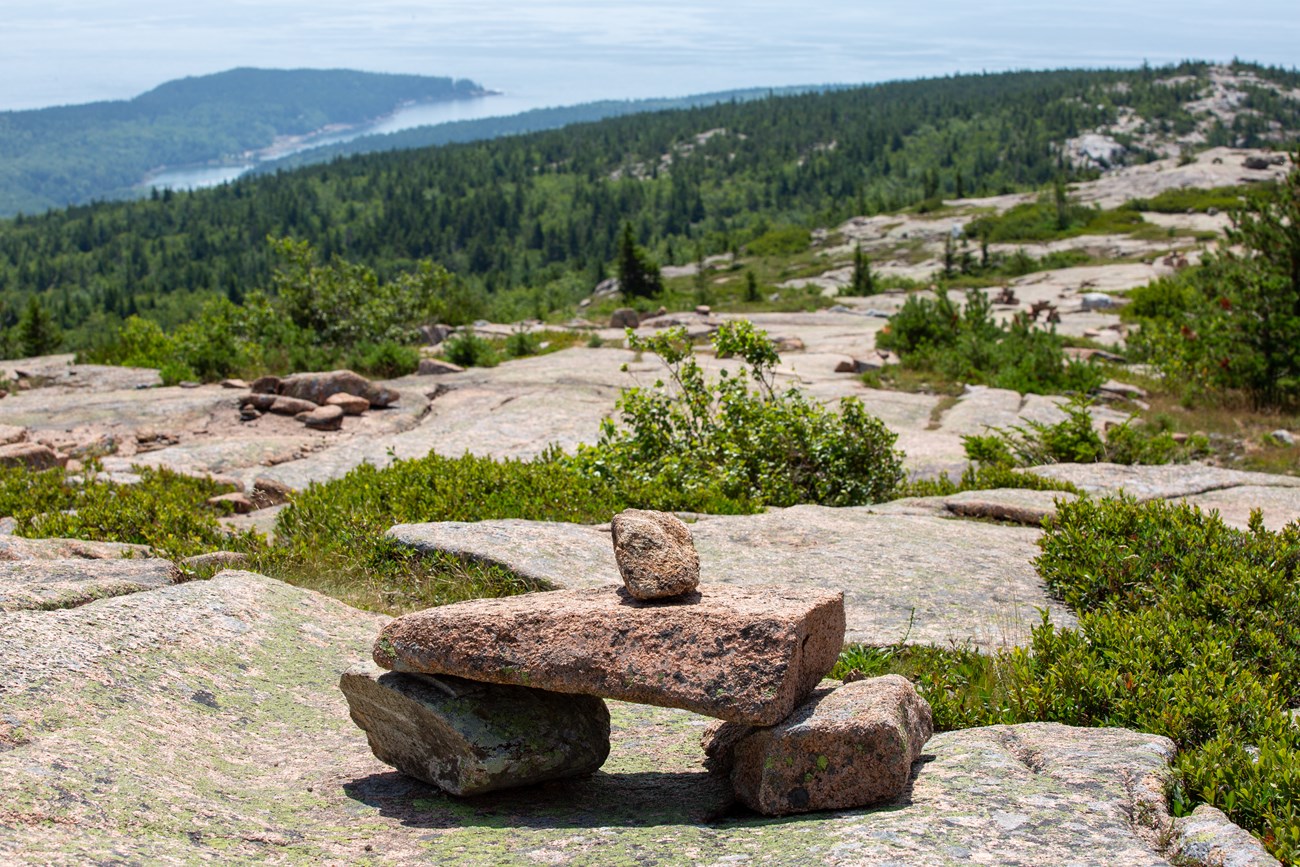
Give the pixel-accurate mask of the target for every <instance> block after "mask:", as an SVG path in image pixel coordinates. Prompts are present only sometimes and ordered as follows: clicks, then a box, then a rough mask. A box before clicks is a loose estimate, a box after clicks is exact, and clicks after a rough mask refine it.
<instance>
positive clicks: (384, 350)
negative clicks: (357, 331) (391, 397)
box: [343, 340, 420, 379]
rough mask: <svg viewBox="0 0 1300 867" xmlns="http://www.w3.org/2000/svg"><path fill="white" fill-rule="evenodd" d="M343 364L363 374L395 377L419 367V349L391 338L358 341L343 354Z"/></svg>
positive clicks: (387, 377) (384, 377)
mask: <svg viewBox="0 0 1300 867" xmlns="http://www.w3.org/2000/svg"><path fill="white" fill-rule="evenodd" d="M343 366H344V367H346V368H347V369H349V370H355V371H357V372H359V373H362V374H363V375H365V376H373V377H377V378H379V379H396V378H397V377H399V376H406V375H407V374H409V373H414V372H415V371H416V369H417V368H419V366H420V350H418V349H416V348H415V347H414V346H403V345H402V344H400V343H397V342H395V341H392V340H384V341H381V342H379V343H360V344H358V345H357V346H355V347H354V348H353V349H352V351H351V352H349V353H348V354H347V356H345V358H344V363H343Z"/></svg>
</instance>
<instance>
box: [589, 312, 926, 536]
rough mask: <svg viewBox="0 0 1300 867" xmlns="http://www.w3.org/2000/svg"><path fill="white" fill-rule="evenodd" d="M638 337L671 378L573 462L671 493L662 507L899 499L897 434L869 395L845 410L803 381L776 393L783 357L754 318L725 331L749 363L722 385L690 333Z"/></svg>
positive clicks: (727, 341) (721, 334) (627, 397)
mask: <svg viewBox="0 0 1300 867" xmlns="http://www.w3.org/2000/svg"><path fill="white" fill-rule="evenodd" d="M629 343H630V345H631V347H632V348H633V349H635V350H637V351H641V352H653V353H655V354H656V355H658V356H659V357H660V359H661V360H662V361H663V362H664V364H665V367H666V369H667V373H668V378H669V380H670V382H671V386H668V385H666V384H665V383H664V382H663V381H662V380H661V381H659V382H656V383H655V385H654V387H652V388H632V389H628V390H626V391H625V392H624V393H623V396H622V397H621V398H620V400H619V410H620V412H621V414H622V420H623V423H624V426H623V427H621V428H620V427H618V426H617V425H615V424H614V423H613V422H612V421H608V420H607V421H606V422H605V424H604V425H603V427H602V431H601V437H600V441H599V442H598V443H597V444H596V445H594V446H584V447H582V448H580V449H579V450H578V453H577V454H576V455H575V457H574V458H573V463H574V466H577V467H579V468H580V469H581V470H582V471H583V472H584V473H585V474H587V475H589V476H591V477H593V478H596V479H600V480H603V481H605V482H607V483H609V484H615V485H618V486H619V488H620V490H622V491H625V492H628V495H629V496H631V493H632V492H633V491H635V490H636V489H641V490H644V491H648V492H652V494H653V496H654V497H656V498H663V499H660V500H659V502H660V505H659V508H673V509H692V510H699V511H719V510H722V511H741V510H748V509H752V508H758V507H760V506H789V505H794V504H795V503H821V504H824V505H830V506H848V505H860V504H864V503H872V502H878V501H880V500H883V499H886V498H888V497H889V496H890V494H891V493H892V492H893V491H894V489H895V488H896V487H897V485H898V483H899V481H900V480H901V478H902V463H901V455H900V454H899V453H898V452H896V451H895V450H894V448H893V446H894V440H895V438H896V437H895V434H893V433H892V432H891V431H889V429H888V428H886V427H885V426H884V424H882V423H881V422H880V420H879V419H877V418H875V417H874V416H872V415H870V414H869V413H867V411H866V409H865V408H864V407H863V405H862V403H861V401H858V400H856V399H853V398H846V399H845V400H844V401H843V402H842V403H841V407H840V412H839V413H835V412H833V411H832V410H828V409H826V408H825V407H823V406H822V405H821V404H820V403H818V402H816V401H814V400H811V399H809V398H808V397H807V396H805V395H804V394H803V393H802V392H800V391H798V390H797V389H790V390H788V391H785V392H781V393H778V392H777V391H776V389H775V373H774V368H775V365H776V364H777V363H778V362H779V361H780V358H779V356H778V355H777V352H776V349H775V347H774V346H773V344H772V342H771V341H770V340H769V339H768V338H767V336H766V335H765V334H764V333H763V332H760V331H756V330H754V328H753V326H752V324H750V323H749V322H744V321H740V322H731V323H726V324H724V325H723V326H722V327H721V329H719V331H718V332H717V334H716V335H715V336H714V339H713V344H714V348H715V350H716V352H717V353H718V355H719V357H724V358H725V357H735V358H736V359H738V360H740V361H743V364H740V365H738V369H737V370H735V371H734V372H732V373H727V372H725V371H724V372H723V374H722V375H721V377H720V379H719V380H718V381H716V382H712V383H711V382H708V381H707V380H706V379H705V376H704V372H703V370H702V369H701V368H700V366H699V364H698V363H697V361H696V360H695V356H694V350H693V347H692V346H691V343H690V341H689V340H688V339H687V336H686V331H685V329H682V328H676V329H669V330H667V331H664V332H661V333H659V334H657V335H655V336H653V337H649V338H641V337H637V336H636V335H631V337H630V338H629ZM751 383H752V387H751ZM701 507H705V508H701Z"/></svg>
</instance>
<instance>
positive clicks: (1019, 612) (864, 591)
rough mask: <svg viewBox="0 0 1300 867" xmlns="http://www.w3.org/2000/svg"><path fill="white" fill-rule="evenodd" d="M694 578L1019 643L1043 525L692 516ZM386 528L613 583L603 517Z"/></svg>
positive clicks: (858, 629) (976, 638)
mask: <svg viewBox="0 0 1300 867" xmlns="http://www.w3.org/2000/svg"><path fill="white" fill-rule="evenodd" d="M691 534H692V535H693V536H694V538H695V547H696V549H697V550H698V551H699V554H700V580H701V582H702V583H708V582H715V583H726V584H737V585H749V584H780V585H786V586H790V587H813V588H818V589H826V590H840V591H842V592H843V593H844V606H845V613H846V617H847V626H846V633H845V635H846V639H847V640H849V641H861V642H866V643H870V644H878V645H885V644H892V643H895V642H898V641H902V640H906V641H908V642H910V643H916V644H938V645H946V644H948V643H949V642H951V641H955V642H958V643H966V642H969V643H970V644H971V645H973V646H975V647H979V648H984V649H992V648H997V647H1005V646H1011V645H1023V644H1025V643H1027V642H1028V639H1029V633H1030V629H1031V628H1032V627H1033V626H1034V625H1036V624H1037V623H1038V621H1039V614H1038V612H1039V610H1040V609H1046V610H1047V611H1048V613H1049V615H1050V617H1051V619H1052V621H1053V622H1054V623H1056V624H1057V625H1059V626H1071V625H1073V624H1074V622H1075V620H1074V617H1073V615H1072V614H1071V613H1070V611H1069V610H1068V609H1067V608H1066V607H1065V606H1064V605H1063V604H1061V603H1060V602H1057V601H1055V600H1053V599H1051V598H1049V597H1048V595H1047V592H1046V590H1045V588H1044V587H1043V584H1042V580H1041V579H1040V578H1039V576H1038V573H1037V572H1036V571H1035V570H1034V567H1033V566H1032V565H1031V562H1032V560H1033V559H1034V558H1035V557H1036V556H1037V555H1038V547H1037V545H1036V544H1035V542H1036V540H1037V538H1038V536H1039V532H1038V531H1037V530H1035V529H1031V528H1027V527H1013V526H1004V525H998V524H992V523H984V522H978V521H959V520H953V519H952V518H943V517H937V516H931V515H925V514H920V515H917V514H874V513H873V511H872V509H871V508H868V507H864V508H846V509H832V508H827V507H823V506H794V507H791V508H788V509H772V510H770V511H768V512H765V513H763V514H760V515H739V516H708V517H703V518H701V519H700V520H698V521H697V522H696V523H694V524H691ZM389 535H390V536H392V537H393V538H394V539H396V540H397V541H398V542H400V543H402V544H404V545H409V546H410V547H412V548H415V549H416V550H419V551H425V552H434V551H442V552H447V553H450V554H454V555H456V556H460V557H466V558H470V559H473V560H481V561H485V562H490V563H497V564H500V565H502V566H505V567H507V568H509V569H511V570H512V571H514V572H516V573H518V574H520V575H522V576H525V577H528V578H531V579H534V580H540V581H545V582H548V583H550V584H551V585H553V586H555V587H560V588H576V587H594V586H600V585H602V584H613V583H619V573H618V567H617V565H616V564H615V562H614V550H613V545H612V542H611V540H610V535H609V531H608V528H607V527H593V526H581V525H576V524H558V523H546V522H541V521H483V522H479V523H455V522H446V523H436V524H402V525H398V526H396V527H394V528H392V529H391V530H390V531H389Z"/></svg>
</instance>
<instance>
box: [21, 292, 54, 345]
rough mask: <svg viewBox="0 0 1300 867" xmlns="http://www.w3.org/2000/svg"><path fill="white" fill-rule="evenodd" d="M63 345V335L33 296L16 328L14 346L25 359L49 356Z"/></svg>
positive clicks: (28, 301)
mask: <svg viewBox="0 0 1300 867" xmlns="http://www.w3.org/2000/svg"><path fill="white" fill-rule="evenodd" d="M61 343H63V334H62V332H61V331H60V330H59V326H58V325H57V324H56V323H55V321H54V317H53V316H51V315H50V312H49V311H48V310H46V309H45V305H43V304H41V302H40V300H39V299H38V298H37V297H36V296H35V295H33V296H32V297H31V298H29V299H28V300H27V307H26V308H24V309H23V315H22V316H20V317H19V318H18V324H17V325H15V326H14V344H15V349H16V350H17V352H18V353H19V354H20V355H22V356H23V357H30V356H35V355H49V354H50V353H52V352H54V351H55V350H56V349H58V348H59V345H60V344H61Z"/></svg>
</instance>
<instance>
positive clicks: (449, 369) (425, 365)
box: [415, 358, 465, 376]
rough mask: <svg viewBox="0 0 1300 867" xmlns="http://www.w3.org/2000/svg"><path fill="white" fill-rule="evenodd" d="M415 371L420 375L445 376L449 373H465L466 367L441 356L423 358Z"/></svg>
mask: <svg viewBox="0 0 1300 867" xmlns="http://www.w3.org/2000/svg"><path fill="white" fill-rule="evenodd" d="M415 372H416V375H418V376H444V375H446V374H449V373H464V372H465V368H463V367H461V366H460V365H459V364H452V363H451V362H450V361H444V360H442V359H441V358H421V359H420V366H419V368H418V369H417V370H416V371H415Z"/></svg>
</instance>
